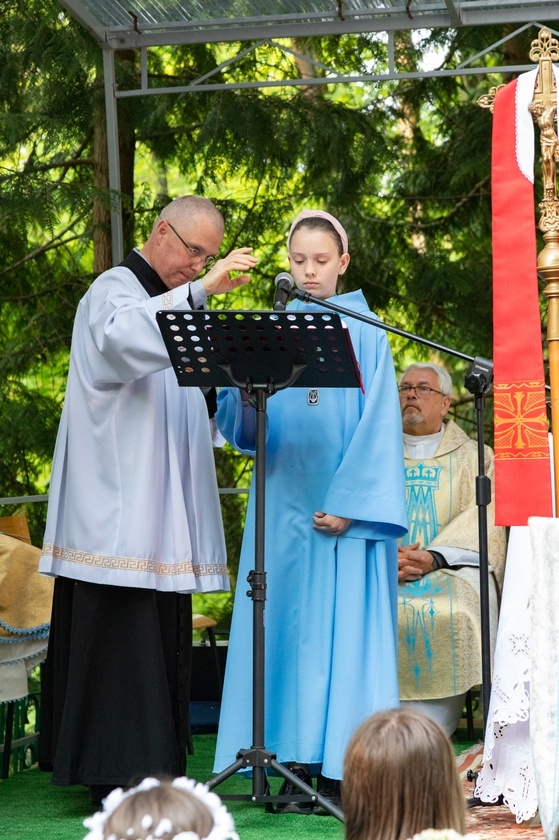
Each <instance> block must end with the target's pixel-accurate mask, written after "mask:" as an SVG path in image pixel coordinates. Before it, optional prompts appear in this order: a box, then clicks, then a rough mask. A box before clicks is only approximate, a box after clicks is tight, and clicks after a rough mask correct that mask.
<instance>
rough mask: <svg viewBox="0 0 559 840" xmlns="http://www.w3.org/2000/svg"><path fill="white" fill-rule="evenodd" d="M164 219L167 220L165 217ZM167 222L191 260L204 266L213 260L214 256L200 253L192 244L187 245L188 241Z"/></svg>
mask: <svg viewBox="0 0 559 840" xmlns="http://www.w3.org/2000/svg"><path fill="white" fill-rule="evenodd" d="M165 221H167V220H166V219H165ZM167 224H168V225H169V227H170V228H171V230H172V231H173V233H174V234H175V236H178V238H179V239H180V241H181V242H182V244H183V245H184V247H185V248H186V250H187V251H188V253H189V255H190V257H191V259H192V261H193V262H199V263H202V265H204V266H206V268H207V267H208V266H209V265H211V264H212V263H214V262H215V257H210V256H208V255H206V254H202V253H201V252H200V248H195V247H194V246H193V245H189V244H188V242H185V241H184V239H183V238H182V236H181V235H180V233H179V232H178V230H177V229H176V228H175V227H174V226H173V225H172V224H171V222H167Z"/></svg>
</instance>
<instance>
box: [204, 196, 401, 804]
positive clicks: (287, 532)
mask: <svg viewBox="0 0 559 840" xmlns="http://www.w3.org/2000/svg"><path fill="white" fill-rule="evenodd" d="M288 250H289V262H290V266H291V271H292V274H293V277H294V279H295V282H296V284H297V287H298V288H299V289H302V290H304V291H306V292H309V293H310V294H311V295H312V296H313V297H316V298H319V299H321V300H329V299H332V302H333V303H336V304H338V305H339V306H342V307H344V308H347V309H350V310H353V311H355V312H360V313H364V314H366V315H368V316H370V317H373V318H374V317H375V316H374V315H373V313H371V312H370V310H369V308H368V306H367V302H366V300H365V298H364V296H363V294H362V292H361V291H354V292H349V293H346V294H342V295H338V296H336V286H337V281H338V277H339V275H342V274H344V273H345V271H346V269H347V266H348V263H349V254H348V253H347V235H346V233H345V230H344V229H343V227H342V225H341V224H340V223H339V221H338V220H337V219H335V218H334V217H333V216H331V215H330V214H328V213H324V212H322V211H314V210H313V211H303V213H301V214H300V216H298V217H297V219H296V220H295V222H294V223H293V225H292V228H291V231H290V234H289V238H288ZM320 309H321V307H320V305H319V304H316V303H312V302H308V303H306V302H302V301H299V300H296V301H293V302H292V303H290V304H289V306H288V310H292V311H294V310H309V311H319V310H320ZM322 311H324V309H323V310H322ZM342 319H343V321H344V322H345V323H346V325H347V327H348V328H349V332H350V336H351V341H352V344H353V348H354V351H355V355H356V357H357V360H358V362H359V365H360V369H361V376H362V381H363V389H364V392H363V391H362V390H361V389H360V388H344V389H341V388H320V389H318V393H317V389H307V388H301V387H297V386H296V384H295V385H294V386H293V387H291V388H288V389H285V390H282V391H279V392H278V393H277V394H275V395H274V396H273V397H272V398H270V399H269V400H268V402H267V414H268V417H267V420H268V438H267V446H266V493H265V510H266V513H265V533H266V545H265V569H266V572H267V601H266V607H265V624H266V631H265V632H266V652H265V674H266V682H265V747H266V748H267V749H268V750H270V751H271V752H273V753H275V754H276V755H277V760H278V761H279V762H282V763H286V764H290V765H292V769H294V772H296V770H297V771H298V772H297V774H298V775H299V774H300V776H301V778H302V779H304V780H305V781H307V783H310V778H309V776H308V773H309V770H310V772H316V771H317V770H319V771H320V776H319V785H318V789H319V791H320V792H321V793H323V795H326V796H328V794H329V793H331V791H332V782H331V780H341V778H342V767H343V760H344V754H345V750H346V746H347V744H348V741H349V739H350V737H351V735H352V733H353V732H354V730H355V729H356V728H357V727H358V726H359V725H360V724H361V723H362V722H363V721H364V720H365V719H366V718H368V717H369V716H370V715H372V714H373V713H374V712H376V711H379V710H380V709H389V708H392V707H395V706H398V705H399V700H398V683H397V661H396V657H397V645H396V632H397V597H396V596H397V584H398V569H397V539H398V537H400V536H402V535H403V534H404V533H405V531H406V528H407V514H406V505H405V494H404V460H403V442H402V423H401V417H400V408H399V400H398V391H397V387H396V377H395V373H394V367H393V361H392V356H391V352H390V347H389V344H388V341H387V337H386V333H385V331H384V330H382V329H379V328H375V327H374V326H373V325H372V324H366V323H364V322H361V321H358V320H356V319H354V318H351V317H347V316H342ZM216 419H217V422H218V425H219V428H220V430H221V432H222V434H223V435H224V436H225V438H226V439H227V440H228V441H229V442H230V443H231V444H232V445H233V446H234V447H235V448H236V449H238V450H239V451H240V452H244V453H252V454H253V453H254V452H255V428H256V421H255V410H254V408H253V407H252V406H251V404H250V403H249V402H248V401H247V395H246V394H244V393H242V392H240V391H239V390H237V389H234V388H224V389H223V390H222V391H221V392H220V394H219V397H218V413H217V416H216ZM254 517H255V487H254V483H253V487H252V488H251V495H250V499H249V505H248V512H247V520H246V527H245V532H244V539H243V546H242V553H241V559H240V567H239V575H238V580H239V582H241V581H244V580H246V577H247V574H248V572H249V571H250V570H251V569H253V568H254V556H255V555H254V549H255V546H254V541H255V521H254ZM245 592H246V587H244V586H243V585H242V584H241V585H239V586H238V588H237V595H236V599H235V606H234V611H233V621H232V627H231V637H230V643H229V649H228V656H227V668H226V674H225V685H224V691H223V698H222V705H221V716H220V723H219V731H218V740H217V751H216V759H215V770H216V771H221V770H223V769H225V768H226V767H228V766H229V765H230V764H231V763H232V762H233V761H234V760H235V758H236V753H237V752H238V750H239V749H241V748H247V747H249V746H250V744H251V732H252V644H251V640H252V617H253V616H252V611H253V607H252V601H251V599H250V598H247V596H246V594H245ZM293 765H295V767H293ZM289 785H290V783H289V782H284V786H283V788H282V790H281V791H280V793H285V792H286V790H287V792H294V793H299V792H300V791H296V790H293V791H291V788H290V787H289ZM335 787H336V786H334V789H335ZM337 787H338V789H339V785H338V786H337ZM337 792H338V791H336V790H334V794H333V795H332V796H328V798H331V799H333V800H334V801H336V799H337V795H336V794H337ZM336 804H338V803H337V801H336ZM291 805H293V807H290V806H291ZM278 810H284V811H296V812H299V813H308V812H310V807H309V806H308V805H307V804H306V803H304V804H301V803H289V805H288V807H285V806H284V807H283V808H280V806H278Z"/></svg>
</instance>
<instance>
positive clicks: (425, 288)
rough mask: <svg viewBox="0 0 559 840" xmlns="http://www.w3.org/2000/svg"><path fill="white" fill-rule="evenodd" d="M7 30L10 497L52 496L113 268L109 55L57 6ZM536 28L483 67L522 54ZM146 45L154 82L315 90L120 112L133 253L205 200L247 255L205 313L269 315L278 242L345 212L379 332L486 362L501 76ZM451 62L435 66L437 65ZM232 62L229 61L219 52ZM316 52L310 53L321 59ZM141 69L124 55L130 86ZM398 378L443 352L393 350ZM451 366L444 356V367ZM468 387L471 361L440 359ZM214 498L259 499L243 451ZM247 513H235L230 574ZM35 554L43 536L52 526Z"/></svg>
mask: <svg viewBox="0 0 559 840" xmlns="http://www.w3.org/2000/svg"><path fill="white" fill-rule="evenodd" d="M2 11H3V14H2V15H1V16H0V254H1V255H2V260H1V262H0V372H1V375H0V406H1V408H0V411H1V414H2V420H3V423H2V427H3V429H4V430H6V429H11V430H13V431H10V432H9V433H7V432H6V431H4V433H3V438H2V443H1V445H0V454H1V456H2V458H1V463H0V480H1V482H2V487H1V489H0V492H1V493H2V494H3V495H5V496H8V495H12V496H13V495H21V494H22V493H34V492H44V491H45V490H46V488H47V481H48V471H49V461H50V453H51V452H52V449H53V446H54V437H55V430H56V420H57V418H58V416H59V412H60V408H61V404H62V399H63V395H64V384H65V375H66V369H67V362H68V351H69V344H70V336H71V328H72V322H73V317H74V313H75V309H76V305H77V302H78V300H79V299H80V297H81V296H82V295H83V293H84V291H85V289H86V288H87V286H88V285H89V283H90V282H91V280H92V279H93V277H94V276H95V275H96V274H97V273H98V272H99V271H100V270H102V269H103V268H106V267H108V265H110V264H111V254H110V235H109V234H110V230H109V221H110V220H109V193H108V183H107V177H108V176H107V159H106V142H105V140H106V138H105V134H104V132H105V125H104V102H103V79H102V57H101V49H100V47H99V46H98V45H97V44H96V43H94V42H93V40H92V39H91V38H90V36H89V35H88V34H87V33H86V32H85V30H84V29H83V28H81V27H80V26H79V25H78V24H77V23H75V22H74V21H73V20H72V19H71V18H69V17H68V15H67V14H66V13H64V12H63V10H62V7H61V6H60V5H59V3H58V2H56V0H26V2H25V3H24V2H23V0H5V2H4V4H3V9H2ZM503 34H505V35H506V32H505V33H503V32H502V31H496V29H495V28H484V29H483V28H482V29H478V30H475V31H472V30H460V31H458V32H455V31H451V30H449V31H445V32H442V33H440V32H439V33H431V34H428V33H427V34H425V35H424V40H423V41H422V42H421V43H419V42H418V41H417V37H415V36H414V37H415V40H414V39H412V36H411V35H410V34H409V33H400V34H399V35H398V36H397V38H396V42H395V43H396V52H397V59H398V64H399V66H400V69H404V70H413V69H415V68H416V67H418V66H419V65H420V63H421V61H422V60H423V59H424V58H425V56H426V55H429V56H433V55H440V61H441V64H444V66H445V67H452V66H454V67H456V66H458V64H460V62H462V61H464V60H465V59H467V58H468V57H470V56H473V55H476V54H478V53H479V52H480V51H481V50H482V49H483V48H484V47H485V46H489V45H490V44H492V43H494V42H496V41H497V40H498V39H500V38H502V36H503ZM535 35H536V32H535V31H534V32H530V33H527V34H526V35H525V36H523V37H522V38H520V39H514V40H513V41H512V42H508V41H507V42H505V43H504V44H503V45H502V47H501V48H500V49H501V51H502V54H498V53H496V52H495V51H494V52H493V53H491V55H490V56H489V57H485V58H480V59H477V60H476V61H477V63H478V64H479V63H480V62H482V61H485V62H486V63H489V64H490V63H496V64H503V63H506V62H507V61H509V62H511V63H518V61H519V56H520V62H525V61H526V60H527V55H528V51H529V43H528V42H529V40H530V38H532V37H535ZM283 43H284V46H286V47H289V49H290V50H294V51H295V53H298V55H294V54H293V52H289V51H285V52H282V51H280V50H279V49H278V48H277V47H275V46H273V45H271V44H262V45H259V46H257V45H253V46H254V48H253V49H252V50H247V45H246V44H228V45H211V44H202V45H195V46H192V47H186V46H180V47H173V48H171V47H168V48H158V49H153V50H150V51H149V57H148V66H149V73H150V84H151V85H152V86H155V87H160V88H173V87H177V86H180V85H185V84H187V83H188V82H191V81H193V80H195V79H197V78H199V77H200V76H201V75H205V74H208V73H214V75H213V76H212V81H214V82H222V83H225V82H229V81H231V80H236V81H244V80H249V81H259V80H260V81H265V80H269V79H271V78H273V79H286V78H292V77H294V76H297V75H300V76H301V77H302V78H304V79H306V80H308V83H307V84H305V85H304V86H302V87H294V86H284V87H278V88H262V89H257V88H250V89H244V90H235V91H233V90H225V91H220V92H215V93H209V92H204V91H203V89H202V88H203V85H200V86H199V87H200V92H198V93H191V94H184V93H177V94H172V93H165V94H161V95H157V96H155V95H150V96H144V97H134V98H130V99H120V100H119V104H118V108H119V127H120V144H121V148H120V153H121V180H122V186H123V196H122V201H123V207H124V221H125V239H126V242H127V244H128V245H132V244H133V243H137V244H141V242H143V240H144V239H145V237H146V236H147V235H148V233H149V230H150V228H151V225H152V223H153V221H154V219H155V217H156V215H157V212H158V210H159V208H160V207H161V206H163V205H164V204H165V203H166V202H167V201H168V200H169V199H170V198H172V197H175V196H177V195H180V194H185V193H188V192H198V193H200V194H204V195H207V196H208V197H210V198H212V199H214V200H215V201H216V203H217V204H218V206H219V207H220V209H221V210H222V211H223V213H224V216H225V218H226V229H227V232H226V239H225V241H224V245H223V248H224V251H226V250H229V249H231V248H233V247H239V246H242V245H252V246H254V248H255V250H256V252H257V254H258V256H259V258H260V261H259V264H258V266H257V268H256V270H255V271H254V273H253V278H254V279H253V282H252V283H251V284H250V285H249V286H248V287H245V288H244V289H243V290H242V292H239V293H236V294H234V295H231V296H230V297H225V298H220V299H216V300H215V301H213V302H212V306H216V307H223V308H228V307H236V308H265V307H269V306H270V303H271V299H272V294H273V277H274V276H275V274H276V273H277V272H278V271H279V270H282V269H285V268H286V267H287V260H286V249H285V238H286V234H287V230H288V228H289V224H290V221H291V220H292V218H293V217H294V215H295V214H296V213H297V212H298V210H299V209H301V208H302V207H305V206H307V207H313V206H314V207H323V208H325V209H328V210H330V211H331V212H333V213H334V214H336V215H338V216H339V217H340V218H341V219H342V221H343V222H344V224H345V225H346V227H347V230H348V233H349V241H350V250H351V254H352V260H351V265H350V270H349V272H348V275H347V279H346V288H349V289H351V288H357V287H361V288H363V290H364V292H365V294H366V296H367V299H368V301H369V303H370V305H371V307H372V308H373V309H375V310H376V311H377V312H378V313H379V315H380V316H381V317H383V318H384V319H385V320H386V321H387V322H389V323H393V324H395V325H396V326H399V327H400V328H403V329H406V330H409V331H411V332H415V333H418V334H420V335H421V336H424V337H426V338H428V339H430V340H433V341H436V342H439V343H441V344H443V345H445V346H448V347H451V348H456V349H459V350H460V351H461V352H463V353H468V354H471V355H482V356H486V357H490V355H491V264H490V259H491V257H490V254H491V247H490V181H489V163H490V131H491V115H490V114H489V113H488V112H487V111H484V110H482V109H480V108H479V107H478V105H477V98H478V97H479V95H480V94H482V93H486V92H487V90H488V87H489V86H490V84H491V85H493V84H496V83H498V82H500V81H502V79H501V78H499V77H495V76H493V77H491V80H490V81H489V80H488V79H486V78H485V77H483V76H467V77H466V76H462V77H460V76H456V77H444V78H429V79H408V80H406V81H402V80H400V81H397V82H394V81H383V82H374V83H373V82H364V83H359V84H357V85H342V84H334V83H331V84H328V85H316V86H315V85H313V84H311V82H312V81H313V77H314V78H315V79H316V78H317V77H320V76H324V74H325V72H326V70H325V69H324V68H326V67H333V68H335V69H336V71H337V72H339V73H342V74H348V75H349V74H361V75H363V74H370V73H372V72H378V73H382V72H386V70H387V61H388V58H387V55H388V54H387V48H386V43H385V39H384V38H383V37H381V36H378V35H367V36H364V35H363V36H343V37H331V38H323V39H318V38H313V39H308V40H305V41H294V42H283ZM435 51H438V52H435ZM233 58H237V60H236V61H232V62H231V63H229V64H226V63H224V62H225V59H233ZM309 58H310V60H309ZM138 62H139V56H137V55H135V54H134V53H133V52H125V53H124V52H123V53H118V54H117V68H116V70H117V77H118V80H119V84H120V85H121V88H122V89H126V88H128V87H131V86H132V87H134V86H136V85H137V83H138V79H139V63H138ZM390 340H391V344H392V347H393V349H394V353H395V358H396V363H397V366H398V367H400V368H403V367H404V366H405V365H406V364H407V363H409V362H410V361H412V360H413V359H417V358H421V359H425V358H427V357H429V356H431V355H432V353H431V351H429V350H426V349H425V348H423V347H418V346H417V345H415V344H414V343H412V342H408V341H405V340H403V339H400V338H394V337H391V339H390ZM443 360H444V359H443ZM446 361H448V362H449V364H450V366H451V367H453V368H454V369H455V371H456V379H457V382H459V381H460V379H461V378H462V377H463V374H464V370H465V367H466V366H465V365H464V364H463V363H460V362H455V361H454V360H453V359H447V360H446ZM217 467H218V473H219V477H220V483H221V484H222V486H235V485H237V484H240V485H242V486H246V485H247V483H248V474H247V470H248V471H249V470H250V467H249V464H247V461H246V459H244V458H241V457H240V456H239V457H236V456H234V455H233V453H231V452H230V451H229V450H227V449H226V450H224V451H223V452H220V453H219V454H218V456H217ZM245 502H246V499H245V497H244V496H231V497H227V499H225V500H224V517H225V520H226V530H227V532H228V539H229V552H230V555H231V557H232V558H233V560H234V559H235V558H236V557H237V556H238V551H239V545H240V538H241V531H242V515H243V511H244V504H245ZM35 518H36V520H37V521H36V522H35V523H34V533H33V537H34V541H36V542H39V543H40V540H41V536H42V534H41V527H42V523H41V521H40V516H39V515H38V514H37V516H36V517H35Z"/></svg>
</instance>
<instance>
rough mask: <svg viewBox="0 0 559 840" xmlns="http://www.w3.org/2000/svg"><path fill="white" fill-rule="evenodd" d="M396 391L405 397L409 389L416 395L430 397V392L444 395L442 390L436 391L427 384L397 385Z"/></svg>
mask: <svg viewBox="0 0 559 840" xmlns="http://www.w3.org/2000/svg"><path fill="white" fill-rule="evenodd" d="M398 391H399V392H400V393H401V394H403V396H404V397H406V396H407V395H408V394H409V393H410V391H413V392H414V394H415V396H416V397H424V398H425V397H430V396H431V394H440V395H441V396H442V397H444V396H445V395H444V394H443V392H442V391H437V390H436V388H430V387H429V385H407V384H405V383H404V384H403V385H398Z"/></svg>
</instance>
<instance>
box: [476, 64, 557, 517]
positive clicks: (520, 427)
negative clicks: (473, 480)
mask: <svg viewBox="0 0 559 840" xmlns="http://www.w3.org/2000/svg"><path fill="white" fill-rule="evenodd" d="M517 83H518V80H517V79H515V80H514V81H513V82H511V83H510V84H508V85H506V87H504V88H502V89H501V90H500V91H498V92H497V96H496V98H495V107H494V112H493V140H492V171H491V192H492V214H493V363H494V377H495V386H494V395H495V521H496V523H497V524H498V525H526V524H527V520H528V517H529V516H553V511H552V496H551V478H550V460H549V443H548V422H547V416H546V407H545V382H544V370H543V348H542V334H541V319H540V307H539V292H538V277H537V270H536V263H537V248H536V220H535V211H534V188H533V184H532V182H531V181H530V180H529V178H528V177H527V176H526V174H524V172H523V171H521V169H520V167H519V163H518V160H517V144H519V143H522V142H526V137H524V136H522V133H521V132H520V131H519V126H518V124H517V117H516V92H517ZM532 89H533V87H532ZM527 118H528V119H529V120H530V126H532V123H531V120H532V117H531V115H530V113H528V112H527ZM529 137H531V139H532V143H533V142H534V141H533V127H531V132H530V133H529ZM532 166H533V165H532Z"/></svg>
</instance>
